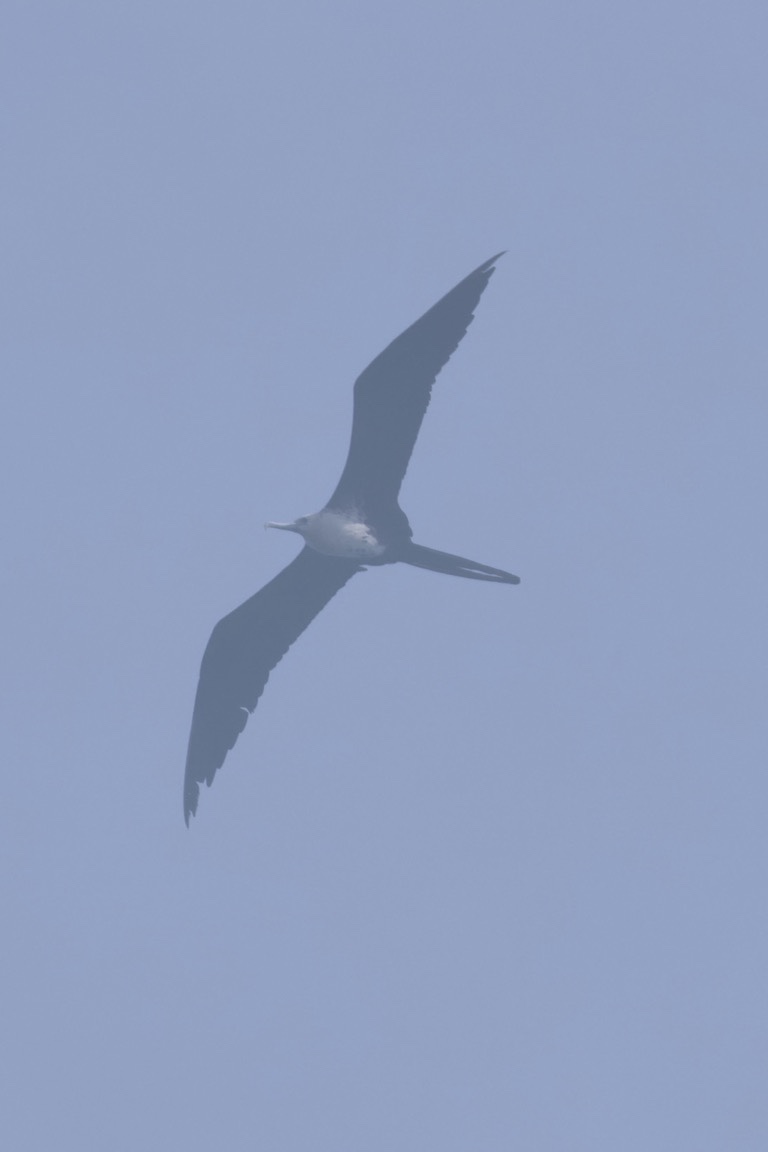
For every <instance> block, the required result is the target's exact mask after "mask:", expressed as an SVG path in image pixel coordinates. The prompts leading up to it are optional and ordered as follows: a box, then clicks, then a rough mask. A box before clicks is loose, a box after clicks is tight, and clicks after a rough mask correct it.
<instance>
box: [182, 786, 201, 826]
mask: <svg viewBox="0 0 768 1152" xmlns="http://www.w3.org/2000/svg"><path fill="white" fill-rule="evenodd" d="M199 796H200V785H199V784H198V783H197V781H196V780H187V781H185V783H184V823H185V824H186V826H187V828H189V822H190V820H191V819H192V817H193V816H194V815H195V813H196V812H197V801H198V798H199Z"/></svg>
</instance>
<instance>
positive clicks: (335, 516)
mask: <svg viewBox="0 0 768 1152" xmlns="http://www.w3.org/2000/svg"><path fill="white" fill-rule="evenodd" d="M302 535H303V537H304V539H305V540H306V542H307V544H309V545H310V547H311V548H314V549H315V551H316V552H323V553H324V554H325V555H326V556H341V557H344V558H345V559H350V560H366V559H373V558H374V557H378V556H381V554H382V553H383V552H384V551H385V548H384V545H383V544H379V542H378V540H377V539H376V537H375V536H374V535H373V533H372V532H371V530H370V528H369V527H368V525H367V524H364V523H363V522H362V521H361V520H357V519H355V518H354V517H351V516H344V515H343V514H341V513H339V512H327V511H326V510H325V509H324V510H323V511H322V512H315V513H314V515H312V516H308V517H307V525H306V527H305V528H304V529H303V531H302Z"/></svg>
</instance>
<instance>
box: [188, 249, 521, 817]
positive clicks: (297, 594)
mask: <svg viewBox="0 0 768 1152" xmlns="http://www.w3.org/2000/svg"><path fill="white" fill-rule="evenodd" d="M497 259H498V256H494V257H493V258H492V259H491V260H488V261H486V262H485V263H484V264H481V265H480V267H479V268H477V269H476V270H475V271H474V272H472V273H470V275H469V276H467V277H466V278H465V279H464V280H462V281H461V282H460V283H459V284H457V285H456V287H455V288H453V289H452V290H451V291H450V292H449V293H448V294H447V295H446V296H444V297H443V298H442V299H441V300H439V301H438V303H437V304H435V305H434V307H432V308H430V309H429V311H428V312H426V313H425V314H424V315H423V316H422V317H421V319H420V320H417V321H416V323H415V324H412V325H411V327H410V328H408V329H406V331H405V332H403V333H402V334H401V335H400V336H398V337H397V339H395V340H393V342H392V343H391V344H390V345H388V347H387V348H385V349H384V351H383V352H382V353H380V355H379V356H377V357H376V359H375V360H373V361H372V363H371V364H369V366H368V367H367V368H366V369H365V371H364V372H363V373H362V374H361V375H360V376H359V377H358V380H357V382H356V384H355V390H354V416H353V423H352V437H351V442H350V446H349V453H348V455H347V461H346V464H345V466H344V470H343V472H342V474H341V478H340V480H339V483H338V484H337V486H336V489H335V491H334V493H333V495H332V496H331V499H330V500H329V501H328V503H327V504H326V505H325V507H324V508H322V509H321V510H320V511H319V512H314V513H312V514H311V515H309V516H300V517H299V519H298V520H294V521H291V522H289V523H276V522H270V523H269V524H268V525H267V527H271V528H280V529H283V530H284V531H288V532H295V533H297V534H299V535H300V536H302V537H303V538H304V542H305V543H304V548H303V549H302V551H301V552H300V553H299V555H298V556H297V557H296V559H295V560H293V561H292V562H291V563H290V564H289V565H288V567H287V568H284V569H283V571H282V572H280V573H279V574H278V575H277V576H276V577H275V578H274V579H273V580H271V581H270V582H269V583H268V584H266V585H265V586H264V587H263V588H262V589H261V590H260V591H259V592H257V593H256V594H255V595H254V596H252V597H251V598H250V599H249V600H246V601H245V603H244V604H241V605H240V607H239V608H236V609H235V610H234V611H233V612H230V613H229V615H228V616H225V617H224V618H223V619H222V620H220V621H219V623H218V624H217V625H216V627H215V628H214V630H213V632H212V634H211V638H210V640H209V641H208V645H207V647H206V650H205V653H204V655H203V661H202V665H201V668H200V680H199V683H198V687H197V695H196V698H195V707H194V712H193V715H192V729H191V732H190V737H189V747H188V751H187V767H186V775H185V781H184V816H185V819H186V821H187V823H189V818H190V816H191V815H193V814H194V813H195V811H196V810H197V803H198V798H199V791H200V784H201V783H203V781H205V782H206V783H207V784H210V783H211V782H212V780H213V777H214V775H215V773H216V771H217V770H218V768H220V767H221V765H222V764H223V762H224V759H225V757H226V754H227V752H228V751H229V749H230V748H232V747H233V745H234V743H235V741H236V740H237V737H238V735H239V734H240V732H241V731H242V730H243V728H244V727H245V724H246V721H247V719H248V715H249V714H250V713H251V712H252V711H253V710H254V708H255V707H256V703H257V701H258V699H259V697H260V696H261V693H262V691H263V690H264V685H265V684H266V682H267V678H268V676H269V674H270V672H271V671H272V669H273V668H274V667H275V665H276V664H277V663H278V662H279V661H280V659H281V658H282V657H283V656H284V655H285V653H286V652H287V650H288V648H289V647H290V645H291V644H292V643H293V642H294V640H296V639H297V638H298V637H299V636H300V635H301V633H302V632H303V631H304V629H305V628H306V627H307V625H308V624H309V623H310V622H311V621H312V620H313V619H314V617H315V616H316V615H317V614H318V612H320V611H321V609H322V608H323V607H324V606H325V605H326V604H327V603H328V601H329V600H331V599H332V597H333V596H334V595H335V594H336V592H338V591H339V590H340V589H341V588H342V587H343V586H344V584H346V583H347V581H348V580H350V579H351V578H352V576H354V575H355V573H356V572H360V571H362V570H363V567H364V566H365V567H367V566H369V565H381V564H394V563H397V562H402V563H405V564H411V565H413V566H414V567H417V568H428V569H430V570H431V571H434V572H443V573H446V574H448V575H452V576H463V577H466V578H469V579H473V580H485V581H490V582H493V583H497V584H517V583H519V579H518V577H517V576H513V575H512V573H510V572H505V571H504V570H503V569H501V568H491V567H489V566H488V565H487V564H479V563H477V561H473V560H467V559H465V558H464V557H461V556H455V555H453V554H452V553H449V552H439V551H437V550H436V549H433V548H427V547H425V546H424V545H422V544H415V543H414V542H413V532H412V530H411V526H410V524H409V523H408V518H407V516H406V515H405V513H404V512H403V510H402V508H401V507H400V505H399V503H398V495H399V491H400V485H401V483H402V480H403V477H404V475H405V471H406V468H407V467H408V461H409V459H410V456H411V452H412V450H413V446H414V444H415V442H416V437H417V435H418V431H419V428H420V426H421V421H422V419H423V417H424V413H425V412H426V409H427V405H428V404H429V399H430V394H431V390H432V385H433V383H434V381H435V379H436V377H437V374H438V373H439V371H440V369H441V368H442V367H443V365H444V364H445V363H446V362H447V360H448V359H449V357H450V356H451V354H452V353H453V352H454V351H455V349H456V348H457V347H458V345H459V342H460V341H461V339H462V337H463V335H464V333H465V332H466V330H467V327H468V326H469V324H470V322H471V320H472V316H473V313H474V309H475V307H476V305H477V302H478V300H479V299H480V296H481V294H482V292H483V290H484V288H485V286H486V284H487V283H488V280H489V278H490V276H491V273H492V272H493V265H494V263H495V262H496V260H497Z"/></svg>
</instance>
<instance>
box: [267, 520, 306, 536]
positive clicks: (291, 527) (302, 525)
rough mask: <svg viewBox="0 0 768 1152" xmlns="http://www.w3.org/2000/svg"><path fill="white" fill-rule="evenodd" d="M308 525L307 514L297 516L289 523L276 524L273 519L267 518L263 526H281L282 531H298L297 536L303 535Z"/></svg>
mask: <svg viewBox="0 0 768 1152" xmlns="http://www.w3.org/2000/svg"><path fill="white" fill-rule="evenodd" d="M308 525H309V516H299V518H298V520H292V521H291V522H290V524H278V523H277V521H275V520H268V521H267V523H266V524H265V525H264V527H265V528H281V529H282V531H283V532H298V534H299V536H304V535H305V534H306V531H307V527H308Z"/></svg>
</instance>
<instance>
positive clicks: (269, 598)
mask: <svg viewBox="0 0 768 1152" xmlns="http://www.w3.org/2000/svg"><path fill="white" fill-rule="evenodd" d="M359 571H360V566H359V565H358V564H355V563H353V562H351V561H349V560H337V559H335V558H334V557H331V556H323V555H321V553H319V552H315V551H313V549H311V548H308V547H305V548H303V549H302V551H301V552H300V553H299V555H298V556H297V557H296V559H295V560H294V561H293V562H292V563H291V564H289V565H288V567H287V568H284V569H283V570H282V572H279V573H278V575H277V576H275V578H274V580H270V582H269V584H265V585H264V587H263V588H262V589H261V590H260V591H259V592H257V593H256V594H255V596H251V597H250V599H249V600H246V601H245V602H244V603H243V604H241V605H240V606H239V608H235V610H234V611H233V612H230V613H229V615H227V616H225V617H224V618H223V619H222V620H219V622H218V624H217V625H216V627H215V628H214V630H213V632H212V633H211V638H210V640H209V641H208V644H207V647H206V649H205V652H204V653H203V660H202V664H201V666H200V679H199V681H198V685H197V695H196V697H195V707H194V712H193V713H192V729H191V731H190V734H189V747H188V749H187V766H186V773H185V777H184V819H185V820H186V822H187V824H189V818H190V816H193V815H194V814H195V812H196V811H197V802H198V797H199V794H200V785H201V784H202V783H203V781H205V783H206V784H210V783H211V781H212V780H213V777H214V776H215V774H216V772H217V771H218V769H219V768H221V766H222V764H223V763H224V758H225V757H226V755H227V752H229V750H230V748H232V747H234V744H235V741H236V740H237V738H238V736H239V735H240V733H241V732H242V730H243V729H244V728H245V725H246V722H247V720H248V716H249V715H250V713H251V712H253V710H254V708H255V707H256V704H257V703H258V700H259V697H260V696H261V694H262V692H263V691H264V686H265V684H266V683H267V679H268V678H269V674H270V672H271V671H272V669H273V668H274V667H275V665H276V664H278V663H279V661H280V660H281V659H282V657H283V656H284V655H285V653H286V652H287V651H288V649H289V648H290V646H291V644H293V642H294V640H297V639H298V637H299V636H300V635H301V633H302V632H303V631H304V629H305V628H306V627H307V626H308V625H309V624H310V623H311V622H312V620H314V618H315V616H317V614H318V612H320V611H321V609H322V608H324V607H325V605H326V604H327V603H328V601H329V600H331V599H332V598H333V596H335V594H336V593H337V592H338V591H339V589H340V588H343V586H344V585H345V584H346V583H347V581H348V580H350V579H351V578H352V576H354V574H355V572H359Z"/></svg>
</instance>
